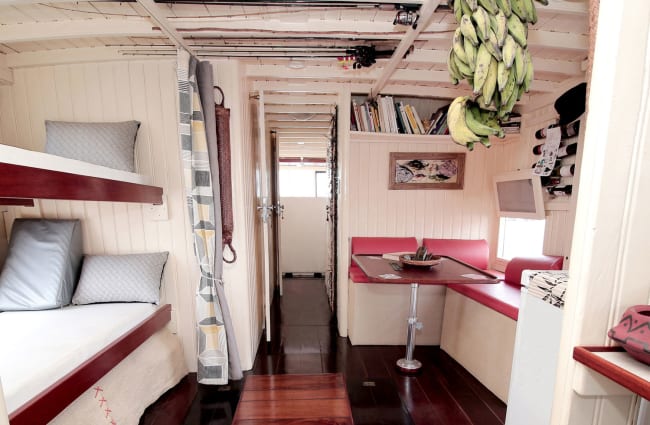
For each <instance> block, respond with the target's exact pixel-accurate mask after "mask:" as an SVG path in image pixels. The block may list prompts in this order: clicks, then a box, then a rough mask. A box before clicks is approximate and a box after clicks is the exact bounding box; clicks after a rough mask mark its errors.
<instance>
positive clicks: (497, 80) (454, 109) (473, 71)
mask: <svg viewBox="0 0 650 425" xmlns="http://www.w3.org/2000/svg"><path fill="white" fill-rule="evenodd" d="M535 1H538V2H539V3H542V4H544V5H548V0H535ZM452 2H453V3H452ZM449 4H450V6H453V11H454V16H455V17H456V21H457V22H458V24H459V26H458V28H457V29H456V31H455V32H454V36H453V38H452V47H451V49H450V50H449V57H448V59H447V68H448V69H449V76H450V78H451V82H452V83H453V84H458V83H459V82H460V81H462V80H463V79H466V80H467V82H468V83H469V84H470V86H471V87H472V91H473V94H474V99H471V98H470V96H462V97H458V98H456V99H454V101H453V102H452V104H451V106H450V107H449V113H448V116H447V122H448V126H449V132H450V134H451V137H452V139H453V140H454V141H455V142H456V143H458V144H461V145H464V146H466V147H467V148H468V149H469V150H472V149H473V148H474V143H482V144H483V145H485V146H487V147H489V146H490V141H489V136H492V135H494V136H497V137H501V138H503V137H505V134H504V132H503V130H502V129H501V125H500V121H501V120H505V119H507V118H508V117H509V116H510V113H511V112H512V108H513V107H514V106H515V103H516V102H517V101H518V100H519V99H521V96H522V94H523V93H527V92H528V91H529V90H530V85H531V83H532V81H533V62H532V60H531V56H530V53H529V52H528V47H527V38H528V23H531V24H535V22H537V11H536V9H535V4H534V3H533V0H449Z"/></svg>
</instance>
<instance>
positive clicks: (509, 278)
mask: <svg viewBox="0 0 650 425" xmlns="http://www.w3.org/2000/svg"><path fill="white" fill-rule="evenodd" d="M563 260H564V258H563V257H558V256H553V255H540V256H538V257H515V258H513V259H512V260H510V262H508V265H507V266H506V275H505V279H504V280H505V282H506V283H508V284H510V285H514V286H516V287H519V286H521V272H522V271H524V270H560V269H562V263H563Z"/></svg>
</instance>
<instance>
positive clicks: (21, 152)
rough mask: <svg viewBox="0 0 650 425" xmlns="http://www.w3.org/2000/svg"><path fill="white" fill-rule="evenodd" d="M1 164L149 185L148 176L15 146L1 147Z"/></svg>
mask: <svg viewBox="0 0 650 425" xmlns="http://www.w3.org/2000/svg"><path fill="white" fill-rule="evenodd" d="M0 162H4V163H7V164H15V165H24V166H26V167H35V168H42V169H44V170H52V171H62V172H65V173H72V174H79V175H82V176H90V177H99V178H104V179H110V180H120V181H124V182H129V183H139V184H145V185H149V184H151V181H150V179H149V177H148V176H144V175H142V174H136V173H130V172H128V171H122V170H115V169H113V168H108V167H103V166H101V165H95V164H91V163H88V162H84V161H77V160H76V159H70V158H64V157H61V156H57V155H51V154H49V153H44V152H35V151H30V150H27V149H20V148H16V147H14V146H8V145H0Z"/></svg>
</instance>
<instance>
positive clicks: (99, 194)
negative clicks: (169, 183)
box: [0, 162, 163, 206]
mask: <svg viewBox="0 0 650 425" xmlns="http://www.w3.org/2000/svg"><path fill="white" fill-rule="evenodd" d="M162 194H163V190H162V188H161V187H158V186H149V185H144V184H138V183H129V182H124V181H119V180H111V179H106V178H100V177H90V176H83V175H79V174H73V173H66V172H63V171H53V170H46V169H42V168H35V167H28V166H24V165H16V164H9V163H5V162H0V205H22V206H31V205H33V201H31V200H32V199H67V200H75V201H110V202H138V203H142V204H162V202H163V201H162Z"/></svg>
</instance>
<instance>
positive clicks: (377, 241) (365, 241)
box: [351, 236, 418, 254]
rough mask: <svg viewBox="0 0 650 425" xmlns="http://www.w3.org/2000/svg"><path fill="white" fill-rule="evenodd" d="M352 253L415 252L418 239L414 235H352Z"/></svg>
mask: <svg viewBox="0 0 650 425" xmlns="http://www.w3.org/2000/svg"><path fill="white" fill-rule="evenodd" d="M351 245H352V246H351V253H352V254H385V253H387V252H415V251H417V249H418V241H417V239H415V238H414V237H408V238H404V237H385V236H354V237H352V241H351Z"/></svg>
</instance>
